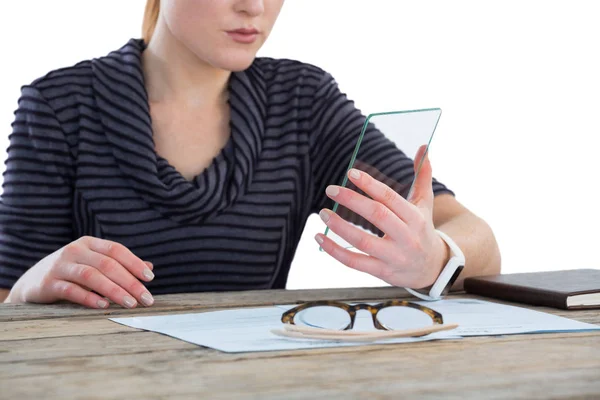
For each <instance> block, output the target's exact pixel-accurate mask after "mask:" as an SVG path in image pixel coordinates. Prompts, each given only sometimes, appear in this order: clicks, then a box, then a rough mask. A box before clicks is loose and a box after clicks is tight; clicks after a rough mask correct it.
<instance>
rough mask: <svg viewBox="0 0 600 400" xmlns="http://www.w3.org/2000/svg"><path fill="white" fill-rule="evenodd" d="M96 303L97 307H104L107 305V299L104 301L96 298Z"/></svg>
mask: <svg viewBox="0 0 600 400" xmlns="http://www.w3.org/2000/svg"><path fill="white" fill-rule="evenodd" d="M96 304H97V305H98V307H100V308H106V307H108V301H106V300H98V301H97V302H96Z"/></svg>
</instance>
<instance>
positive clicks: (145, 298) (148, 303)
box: [142, 292, 154, 306]
mask: <svg viewBox="0 0 600 400" xmlns="http://www.w3.org/2000/svg"><path fill="white" fill-rule="evenodd" d="M142 303H144V305H145V306H151V305H152V304H154V298H153V297H152V295H151V294H150V293H148V292H146V293H144V294H143V295H142Z"/></svg>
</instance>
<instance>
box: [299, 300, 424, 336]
mask: <svg viewBox="0 0 600 400" xmlns="http://www.w3.org/2000/svg"><path fill="white" fill-rule="evenodd" d="M377 319H378V321H379V323H380V324H381V325H383V326H384V327H386V328H387V329H390V330H405V329H418V328H424V327H428V326H431V325H433V324H434V322H433V320H432V319H431V317H430V316H429V315H427V314H426V313H424V312H423V311H420V310H417V309H414V308H410V307H402V306H390V307H386V308H383V309H381V310H379V312H378V313H377ZM372 321H373V320H372V317H371V313H369V312H368V311H365V310H361V311H358V312H357V313H356V320H355V323H354V329H355V330H373V329H374V328H375V327H374V326H373V322H372ZM294 324H296V325H300V326H309V327H313V328H322V329H335V330H343V329H345V328H346V327H347V326H348V325H350V314H348V312H346V310H344V309H342V308H339V307H334V306H315V307H309V308H307V309H304V310H302V311H300V312H298V313H297V314H296V316H295V317H294Z"/></svg>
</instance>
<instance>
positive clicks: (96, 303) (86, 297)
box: [51, 280, 109, 308]
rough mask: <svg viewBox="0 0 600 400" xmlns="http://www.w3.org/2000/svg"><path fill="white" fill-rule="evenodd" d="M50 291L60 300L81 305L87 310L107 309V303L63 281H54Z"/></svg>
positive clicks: (95, 295) (73, 284)
mask: <svg viewBox="0 0 600 400" xmlns="http://www.w3.org/2000/svg"><path fill="white" fill-rule="evenodd" d="M51 291H52V292H54V295H55V296H56V297H57V298H59V299H62V300H67V301H70V302H71V303H77V304H81V305H83V306H86V307H89V308H107V307H108V305H109V304H108V301H106V300H105V299H103V298H102V297H100V296H98V295H97V294H96V293H92V292H90V291H87V290H85V289H83V288H82V287H80V286H79V285H77V284H75V283H72V282H67V281H63V280H55V281H54V282H53V283H52V285H51Z"/></svg>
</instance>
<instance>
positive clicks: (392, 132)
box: [321, 108, 442, 250]
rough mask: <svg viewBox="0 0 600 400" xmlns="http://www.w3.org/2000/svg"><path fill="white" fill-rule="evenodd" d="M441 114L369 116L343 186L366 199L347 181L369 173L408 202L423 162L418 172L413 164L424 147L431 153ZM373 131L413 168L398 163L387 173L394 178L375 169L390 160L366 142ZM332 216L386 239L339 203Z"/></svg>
mask: <svg viewBox="0 0 600 400" xmlns="http://www.w3.org/2000/svg"><path fill="white" fill-rule="evenodd" d="M441 114H442V110H441V109H439V108H428V109H421V110H411V111H397V112H384V113H375V114H370V115H369V116H368V117H367V119H366V121H365V124H364V125H363V128H362V131H361V133H360V136H359V137H358V140H357V142H356V146H355V148H354V152H353V154H352V157H351V159H350V162H349V164H348V169H347V170H346V174H344V178H343V181H342V184H341V186H343V187H348V188H350V189H353V190H355V191H357V192H359V193H361V194H363V195H365V196H366V194H365V193H364V192H362V191H361V190H359V189H358V188H357V187H356V186H355V185H354V184H352V182H350V181H349V180H348V175H347V172H348V170H350V169H351V168H356V169H358V170H360V171H364V172H367V173H368V174H369V175H371V176H372V177H374V178H375V179H377V180H379V181H381V182H383V183H385V184H387V185H388V186H390V187H391V188H392V189H394V190H395V191H396V192H397V193H399V194H400V195H401V196H402V197H404V198H408V197H409V194H410V193H411V191H412V188H413V184H414V180H415V179H416V177H417V176H418V174H419V170H420V167H421V164H422V161H423V158H421V159H420V160H418V164H417V168H416V171H415V169H414V167H413V164H414V162H413V160H414V159H415V157H416V155H417V151H418V150H419V148H420V147H421V146H423V145H425V146H427V150H429V145H430V143H431V139H432V138H433V133H434V132H435V129H436V127H437V124H438V121H439V118H440V116H441ZM374 128H376V129H378V130H379V131H380V132H381V133H383V135H384V136H385V137H386V138H387V139H388V140H389V141H390V142H392V143H393V144H394V145H395V148H393V149H391V151H394V152H396V151H397V149H399V150H401V151H402V152H403V153H404V154H405V155H406V156H407V157H408V158H409V160H406V163H410V166H408V165H406V164H404V163H399V165H397V166H393V168H392V173H390V170H389V169H388V171H387V173H388V175H392V176H386V175H385V174H383V173H382V172H380V171H378V170H377V168H376V167H375V166H374V165H372V164H376V163H377V160H378V159H381V158H383V157H386V156H388V154H387V152H381V151H380V150H379V149H378V148H377V146H376V145H375V144H372V143H368V140H365V132H367V131H370V130H372V129H374ZM388 149H389V146H388ZM423 154H426V153H423ZM404 171H411V173H410V174H406V173H404ZM333 212H335V213H337V214H338V215H339V216H340V217H342V218H343V219H344V220H346V221H348V222H350V223H351V224H353V225H355V226H357V227H359V228H361V229H363V230H365V231H366V232H368V233H370V234H373V235H377V236H383V232H381V231H380V230H379V229H377V228H376V227H375V226H373V225H372V224H371V223H370V222H369V221H367V220H365V219H364V218H363V217H362V216H360V215H358V214H356V213H355V212H353V211H351V210H349V209H348V208H346V207H343V206H341V205H340V204H338V203H337V202H336V203H335V204H334V206H333ZM325 235H326V236H327V237H329V238H330V239H332V240H333V241H334V242H336V243H338V244H339V245H340V246H343V247H346V248H351V247H352V246H351V245H350V244H349V243H348V242H346V241H345V240H344V239H343V238H341V237H340V236H338V235H337V234H335V232H333V231H331V230H330V229H329V228H326V229H325ZM321 250H322V249H321Z"/></svg>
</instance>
